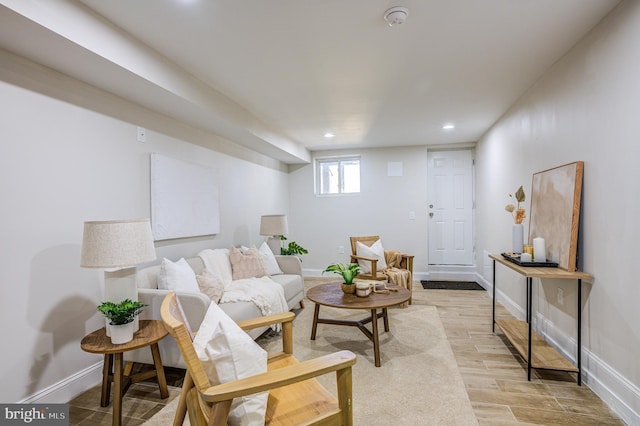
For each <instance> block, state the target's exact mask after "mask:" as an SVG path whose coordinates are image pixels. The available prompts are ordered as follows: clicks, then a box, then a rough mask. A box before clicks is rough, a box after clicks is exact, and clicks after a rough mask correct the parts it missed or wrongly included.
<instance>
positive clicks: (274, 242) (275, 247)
mask: <svg viewBox="0 0 640 426" xmlns="http://www.w3.org/2000/svg"><path fill="white" fill-rule="evenodd" d="M267 245H268V246H269V248H270V249H271V251H272V252H273V254H276V255H279V254H281V251H280V249H281V248H282V240H281V239H280V237H279V236H275V237H269V238H267Z"/></svg>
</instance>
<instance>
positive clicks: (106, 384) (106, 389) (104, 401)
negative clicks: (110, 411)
mask: <svg viewBox="0 0 640 426" xmlns="http://www.w3.org/2000/svg"><path fill="white" fill-rule="evenodd" d="M112 367H113V354H105V356H104V364H103V365H102V394H101V395H100V406H101V407H106V406H107V405H109V399H110V398H111V377H109V376H110V375H111V368H112Z"/></svg>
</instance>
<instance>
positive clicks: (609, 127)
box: [476, 1, 640, 424]
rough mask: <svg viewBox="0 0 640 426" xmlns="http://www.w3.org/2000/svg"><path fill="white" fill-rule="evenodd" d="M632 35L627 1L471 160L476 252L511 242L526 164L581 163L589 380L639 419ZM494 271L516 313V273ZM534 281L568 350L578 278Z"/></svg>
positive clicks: (638, 26)
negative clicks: (511, 196)
mask: <svg viewBox="0 0 640 426" xmlns="http://www.w3.org/2000/svg"><path fill="white" fill-rule="evenodd" d="M639 40H640V3H639V2H635V1H628V2H623V3H622V4H621V6H619V7H618V8H617V9H615V10H614V12H613V13H612V14H611V15H609V16H608V17H607V18H606V19H605V20H604V22H603V23H601V25H600V26H598V27H597V28H596V29H595V30H594V31H592V32H591V33H590V34H589V35H588V36H587V37H586V38H585V39H584V40H582V41H581V42H580V43H579V44H578V45H577V46H576V47H575V48H574V49H572V50H571V51H570V52H569V53H568V54H567V55H566V56H565V57H564V58H562V59H561V60H560V61H559V62H558V63H556V64H555V65H554V66H553V67H552V68H551V69H550V70H549V71H548V72H547V73H546V74H545V75H544V77H543V78H542V79H540V80H539V81H538V82H537V84H535V85H534V87H532V88H531V89H530V90H529V91H528V93H526V95H525V96H524V97H522V98H521V99H520V100H519V101H518V102H517V103H516V104H515V105H513V106H512V107H511V109H510V111H508V113H506V114H505V115H504V116H503V117H502V118H501V119H500V120H499V121H498V123H496V124H495V125H494V127H493V128H492V129H491V131H490V132H488V134H487V135H486V136H485V137H484V138H483V139H482V140H481V141H480V143H479V145H478V149H477V157H476V158H477V162H476V164H477V191H478V192H477V200H478V203H477V221H478V251H479V253H483V252H484V251H489V252H493V253H496V252H500V251H504V250H505V248H506V247H509V245H510V229H511V222H510V219H509V217H508V216H507V213H505V212H504V210H503V208H504V205H505V204H506V203H507V202H508V197H507V194H508V193H512V192H513V191H515V190H516V188H517V187H518V186H519V185H520V184H523V185H524V188H525V190H526V193H527V196H529V195H530V193H531V179H532V174H533V173H535V172H537V171H542V170H546V169H548V168H551V167H555V166H559V165H562V164H565V163H569V162H573V161H578V160H583V161H584V162H585V169H584V180H583V182H584V186H583V198H582V200H583V206H582V214H581V237H582V244H581V246H580V253H581V264H580V269H581V270H584V271H586V272H589V273H591V274H593V275H594V277H595V279H594V281H593V283H591V284H588V285H585V290H586V291H585V295H584V306H583V314H584V316H583V339H584V340H583V343H584V348H583V350H584V352H583V355H584V357H583V360H584V361H583V366H584V368H585V369H586V374H587V377H586V379H587V380H586V382H587V383H588V385H589V386H590V387H591V388H592V389H594V390H596V392H598V393H599V394H600V395H601V397H602V398H603V399H604V400H605V401H608V402H609V403H610V404H611V405H612V406H613V407H615V409H616V411H618V412H619V413H620V414H621V415H622V416H623V417H624V418H625V419H626V420H627V421H628V422H629V423H630V424H640V390H639V387H640V362H639V361H638V359H639V356H640V327H639V324H640V310H639V309H638V301H640V286H639V285H638V284H637V274H636V273H635V260H634V258H635V255H636V251H637V245H638V244H637V242H636V239H637V238H638V225H637V222H638V217H640V191H639V189H638V182H640V167H638V157H639V154H640V143H639V135H640V120H639V119H638V112H639V111H640V79H639V77H638V76H640V42H639ZM529 202H530V200H527V203H526V207H527V211H529V207H530V205H529ZM525 229H526V228H525ZM479 263H481V262H479ZM496 275H497V279H498V283H499V285H498V288H499V289H500V290H503V291H504V292H505V298H504V299H503V300H504V301H505V303H506V304H507V305H511V304H515V305H512V308H513V307H514V306H515V308H516V309H513V310H515V311H516V313H517V311H518V310H520V311H521V310H522V309H523V308H522V307H523V306H524V291H523V290H524V289H523V287H524V286H523V283H524V281H523V279H522V278H520V277H518V276H514V275H513V274H510V273H508V272H506V271H505V270H504V268H498V270H497V273H496ZM558 287H561V288H563V289H564V300H565V302H564V305H559V304H558V303H557V301H556V292H557V288H558ZM536 289H537V294H536V296H535V298H536V300H537V310H538V311H539V312H541V313H542V316H541V317H539V318H538V327H539V328H540V329H541V331H542V332H543V333H545V334H547V335H548V336H550V337H551V338H553V339H555V341H556V344H558V346H560V347H561V348H562V349H564V350H566V351H567V352H568V353H569V354H570V355H574V354H575V343H576V342H575V338H576V310H577V307H576V306H574V305H575V303H576V302H575V300H576V299H575V296H576V294H575V289H576V285H575V283H564V282H560V281H548V282H545V283H544V284H543V285H542V286H540V285H536Z"/></svg>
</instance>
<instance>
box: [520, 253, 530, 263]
mask: <svg viewBox="0 0 640 426" xmlns="http://www.w3.org/2000/svg"><path fill="white" fill-rule="evenodd" d="M520 262H531V255H530V254H529V253H522V254H521V255H520Z"/></svg>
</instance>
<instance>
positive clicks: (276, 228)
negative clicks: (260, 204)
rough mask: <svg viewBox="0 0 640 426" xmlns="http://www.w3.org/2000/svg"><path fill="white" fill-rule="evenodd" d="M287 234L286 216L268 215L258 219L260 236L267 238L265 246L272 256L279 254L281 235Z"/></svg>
mask: <svg viewBox="0 0 640 426" xmlns="http://www.w3.org/2000/svg"><path fill="white" fill-rule="evenodd" d="M288 233H289V227H288V226H287V216H286V215H283V214H269V215H265V216H262V217H261V218H260V235H265V236H268V237H269V238H268V239H267V244H268V245H269V248H270V249H271V251H272V252H273V254H280V248H281V247H282V239H281V237H282V236H283V235H286V234H288Z"/></svg>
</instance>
